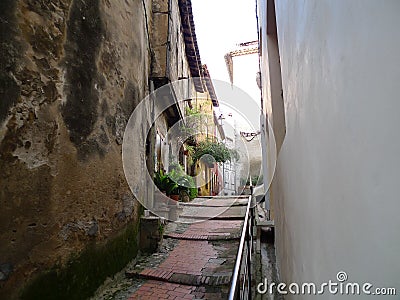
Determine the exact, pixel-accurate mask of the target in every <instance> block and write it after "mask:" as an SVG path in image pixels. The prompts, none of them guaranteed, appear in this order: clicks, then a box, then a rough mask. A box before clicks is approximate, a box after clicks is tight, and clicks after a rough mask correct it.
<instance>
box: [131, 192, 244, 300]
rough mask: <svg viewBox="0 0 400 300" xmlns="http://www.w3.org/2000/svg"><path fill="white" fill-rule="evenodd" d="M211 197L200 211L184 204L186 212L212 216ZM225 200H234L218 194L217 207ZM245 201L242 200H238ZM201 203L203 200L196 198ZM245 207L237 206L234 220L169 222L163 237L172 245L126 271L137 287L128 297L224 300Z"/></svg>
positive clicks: (165, 242)
mask: <svg viewBox="0 0 400 300" xmlns="http://www.w3.org/2000/svg"><path fill="white" fill-rule="evenodd" d="M211 200H212V199H207V205H205V206H203V207H202V209H198V208H197V207H196V209H195V210H193V206H192V207H190V206H187V207H186V206H184V211H183V214H185V211H186V213H187V212H188V211H190V214H192V215H194V216H195V214H196V211H197V212H198V213H199V214H200V215H201V216H206V215H210V216H214V215H215V207H213V206H210V205H209V204H210V203H212V201H211ZM224 201H226V203H227V206H229V205H231V204H232V202H233V201H232V199H229V198H226V199H224V198H222V199H221V198H218V206H223V203H224ZM245 204H246V202H245V201H243V199H240V201H239V202H236V203H235V205H237V206H241V205H245ZM198 205H201V202H200V203H199V201H197V203H196V206H198ZM242 211H243V210H241V209H236V210H235V215H234V216H235V219H224V220H221V219H210V220H207V221H203V222H198V223H194V224H182V223H169V224H168V225H167V228H166V230H165V233H164V241H163V245H169V246H168V247H161V248H162V249H161V250H160V251H159V253H154V254H153V255H151V256H149V257H148V258H147V259H145V260H141V261H140V262H138V263H137V264H136V265H134V266H133V267H131V268H129V269H128V270H126V275H127V277H128V278H130V279H129V280H133V281H131V282H134V283H135V287H134V290H133V291H132V289H129V292H128V293H126V297H125V298H124V299H146V300H147V299H149V300H151V299H219V300H220V299H226V298H227V295H228V292H229V287H230V279H231V274H232V271H233V265H234V262H235V258H236V253H237V249H238V245H239V238H240V232H241V228H242V224H243V220H240V217H243V216H242ZM185 221H186V220H185ZM166 249H168V250H167V251H165V250H166ZM154 258H155V259H154Z"/></svg>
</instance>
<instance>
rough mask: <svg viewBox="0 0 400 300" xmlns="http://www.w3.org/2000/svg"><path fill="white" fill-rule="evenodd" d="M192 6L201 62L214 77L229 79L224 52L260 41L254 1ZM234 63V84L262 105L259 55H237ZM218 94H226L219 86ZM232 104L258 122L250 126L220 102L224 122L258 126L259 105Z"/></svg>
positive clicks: (204, 0) (215, 0)
mask: <svg viewBox="0 0 400 300" xmlns="http://www.w3.org/2000/svg"><path fill="white" fill-rule="evenodd" d="M192 7H193V18H194V23H195V29H196V36H197V42H198V45H199V50H200V57H201V62H202V64H206V65H207V67H208V70H209V71H210V75H211V78H212V79H218V80H223V81H226V82H229V75H228V71H227V68H226V64H225V60H224V55H225V54H226V53H228V52H230V51H232V50H235V49H238V46H237V44H239V43H242V42H249V41H255V40H257V21H256V11H255V0H192ZM233 65H234V67H233V69H234V85H235V86H237V87H239V88H241V89H243V90H244V91H245V92H247V93H248V94H249V95H250V97H251V98H253V99H254V101H255V102H256V103H257V104H258V105H260V90H259V88H258V86H257V83H256V73H257V72H258V55H257V54H253V55H247V56H239V57H234V58H233ZM216 93H217V96H218V97H219V98H221V95H222V94H223V93H222V92H221V91H219V89H218V85H217V86H216ZM221 100H222V99H221ZM236 100H237V101H238V99H236ZM239 101H240V99H239ZM247 101H249V100H248V99H247V100H246V102H247ZM250 101H251V100H250ZM242 102H243V101H242ZM231 105H232V106H234V107H237V109H236V110H240V111H241V112H243V113H245V114H247V115H251V116H252V119H253V121H254V120H257V121H256V122H255V123H253V124H252V126H247V124H244V123H243V120H242V118H241V117H240V116H239V114H238V113H237V112H236V111H235V109H230V108H227V107H225V106H223V105H221V112H222V113H223V114H224V115H225V117H226V119H225V120H226V121H225V122H228V123H231V124H232V125H233V122H234V121H235V120H236V126H237V127H238V129H239V130H250V129H251V127H253V128H254V127H255V129H256V130H257V129H258V128H259V126H258V119H259V111H258V109H257V108H254V107H253V108H252V109H248V108H246V106H243V105H239V106H238V105H236V103H235V101H234V100H233V101H232V102H231ZM229 114H232V117H231V118H230V117H228V115H229Z"/></svg>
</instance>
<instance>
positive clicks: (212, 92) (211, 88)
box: [203, 65, 219, 106]
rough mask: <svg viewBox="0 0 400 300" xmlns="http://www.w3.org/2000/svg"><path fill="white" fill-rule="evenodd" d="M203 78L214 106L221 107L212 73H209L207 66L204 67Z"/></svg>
mask: <svg viewBox="0 0 400 300" xmlns="http://www.w3.org/2000/svg"><path fill="white" fill-rule="evenodd" d="M203 77H204V81H205V84H206V87H207V90H208V93H209V94H210V97H211V101H212V103H213V106H219V103H218V98H217V94H216V93H215V89H214V85H213V83H212V80H211V76H210V72H209V71H208V68H207V65H203Z"/></svg>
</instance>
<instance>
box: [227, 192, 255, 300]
mask: <svg viewBox="0 0 400 300" xmlns="http://www.w3.org/2000/svg"><path fill="white" fill-rule="evenodd" d="M251 203H252V195H250V196H249V201H248V203H247V207H246V215H245V218H244V222H243V228H242V233H241V237H240V243H239V249H238V253H237V255H236V261H235V267H234V269H233V273H232V281H231V288H230V291H229V297H228V299H229V300H234V299H236V296H237V293H239V290H238V287H239V282H238V281H239V276H240V269H241V267H242V262H243V254H244V249H245V242H246V241H247V252H246V254H247V258H246V261H245V263H246V267H247V274H246V275H247V280H248V283H249V288H248V299H251V251H252V249H251V248H252V246H251V244H252V236H251V234H252V233H251V232H252V231H251V226H252V223H253V222H252V220H251V219H250V218H251V217H253V216H252V214H251Z"/></svg>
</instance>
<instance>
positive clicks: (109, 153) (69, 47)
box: [0, 0, 151, 298]
mask: <svg viewBox="0 0 400 300" xmlns="http://www.w3.org/2000/svg"><path fill="white" fill-rule="evenodd" d="M149 2H150V1H144V3H145V4H147V7H151V5H150V4H149ZM145 22H146V20H145V14H144V8H143V3H142V1H139V0H133V1H109V0H86V1H83V0H52V1H45V0H2V1H1V2H0V40H1V43H0V170H1V172H0V203H1V207H2V209H1V210H0V245H1V247H0V266H7V270H10V271H9V272H6V273H7V274H6V275H7V276H0V289H1V293H0V298H2V297H1V296H3V295H7V297H15V294H13V292H15V291H16V290H18V288H20V287H21V285H22V283H24V282H27V281H28V280H29V279H30V278H32V277H33V276H35V275H36V274H38V273H40V272H41V271H44V270H46V269H48V268H50V267H52V266H53V265H54V264H55V263H58V264H63V263H64V262H65V261H66V260H67V259H68V258H69V257H70V256H71V254H76V253H79V252H80V251H81V250H83V249H85V247H86V246H87V245H88V244H89V243H93V242H94V243H101V242H103V241H106V240H107V239H109V238H112V237H113V236H115V235H116V234H117V233H118V232H119V231H120V230H122V229H123V228H124V227H125V226H126V224H128V222H131V221H132V220H136V219H137V215H138V211H139V206H138V204H137V202H136V201H135V199H134V198H133V196H131V192H130V190H129V187H128V185H127V183H126V180H125V176H124V173H123V168H122V160H121V151H122V150H121V144H122V139H123V133H124V129H125V125H126V124H127V121H128V119H129V116H130V114H131V113H132V111H133V109H134V108H135V107H136V105H137V104H138V103H139V102H140V100H141V99H142V98H144V97H145V95H146V94H147V91H148V72H149V71H148V70H149V65H150V63H149V60H150V55H149V51H148V46H147V45H148V42H147V38H148V33H147V32H146V23H145ZM149 113H150V112H149ZM143 118H144V120H145V118H146V116H143ZM138 138H139V137H138ZM144 167H145V166H143V164H139V163H138V164H137V168H142V169H143V168H144ZM143 171H144V170H143ZM0 271H2V270H0ZM1 274H3V273H1ZM4 274H5V272H4ZM4 274H3V275H4Z"/></svg>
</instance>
